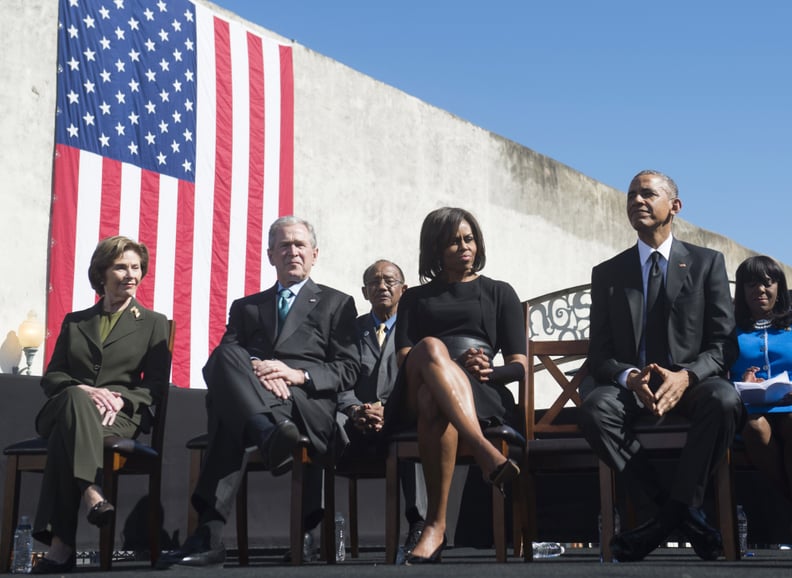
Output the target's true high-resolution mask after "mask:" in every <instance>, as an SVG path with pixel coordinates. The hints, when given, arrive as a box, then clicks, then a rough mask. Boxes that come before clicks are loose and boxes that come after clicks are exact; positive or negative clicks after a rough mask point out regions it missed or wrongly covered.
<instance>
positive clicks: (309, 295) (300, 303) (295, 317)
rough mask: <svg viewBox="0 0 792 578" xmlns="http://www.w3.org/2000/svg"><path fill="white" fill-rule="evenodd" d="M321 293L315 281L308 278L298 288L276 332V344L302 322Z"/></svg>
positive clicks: (285, 338) (317, 301)
mask: <svg viewBox="0 0 792 578" xmlns="http://www.w3.org/2000/svg"><path fill="white" fill-rule="evenodd" d="M321 293H322V290H321V289H319V287H318V286H317V285H316V283H314V282H313V281H311V279H308V282H307V283H306V284H305V285H303V288H302V289H300V292H299V293H298V294H297V297H295V299H294V303H292V306H291V309H289V314H288V315H287V316H286V321H285V322H284V323H283V328H282V329H281V331H280V333H279V334H278V338H277V339H276V340H275V345H276V346H277V345H278V344H280V343H283V342H284V341H285V340H287V339H288V338H289V337H291V336H292V335H293V334H294V332H295V331H297V329H298V328H299V327H300V326H301V325H302V324H303V322H304V321H305V318H306V317H308V314H309V313H310V312H311V311H312V310H313V308H314V307H316V306H317V305H318V304H319V298H320V297H319V296H320V295H321Z"/></svg>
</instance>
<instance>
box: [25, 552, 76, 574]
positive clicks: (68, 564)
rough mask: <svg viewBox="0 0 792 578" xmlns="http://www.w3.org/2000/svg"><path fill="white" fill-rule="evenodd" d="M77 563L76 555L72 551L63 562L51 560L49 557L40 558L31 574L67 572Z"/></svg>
mask: <svg viewBox="0 0 792 578" xmlns="http://www.w3.org/2000/svg"><path fill="white" fill-rule="evenodd" d="M76 565H77V555H76V553H75V552H72V554H71V556H69V558H68V559H67V560H66V561H65V562H53V561H52V560H50V559H49V558H42V559H41V560H39V561H38V562H36V565H35V566H33V569H32V570H31V571H30V573H31V574H68V573H69V572H71V571H72V570H74V567H75V566H76Z"/></svg>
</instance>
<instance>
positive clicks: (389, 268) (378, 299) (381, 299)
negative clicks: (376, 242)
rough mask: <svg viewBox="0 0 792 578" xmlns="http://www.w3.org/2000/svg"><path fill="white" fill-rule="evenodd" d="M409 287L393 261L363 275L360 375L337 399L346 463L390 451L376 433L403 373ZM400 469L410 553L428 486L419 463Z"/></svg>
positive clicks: (359, 322)
mask: <svg viewBox="0 0 792 578" xmlns="http://www.w3.org/2000/svg"><path fill="white" fill-rule="evenodd" d="M406 288H407V285H406V284H405V282H404V273H403V272H402V270H401V268H400V267H399V266H398V265H396V264H395V263H392V262H391V261H386V260H379V261H376V262H375V263H373V264H372V265H370V266H369V267H368V268H367V269H366V270H365V272H364V273H363V288H362V291H363V297H364V298H365V299H366V300H367V301H369V302H370V303H371V311H370V312H369V313H366V314H365V315H361V316H360V317H358V318H357V323H356V326H357V340H358V352H359V354H360V375H359V376H358V380H357V383H356V384H355V389H354V390H348V391H344V392H342V393H340V394H339V396H338V414H337V418H338V422H339V425H340V426H341V431H342V432H343V433H344V434H345V435H346V436H347V439H348V441H349V445H347V447H346V450H345V451H344V455H343V457H342V460H345V459H346V460H353V461H354V460H365V459H382V458H383V456H384V451H386V450H387V448H386V447H384V444H383V440H381V439H380V436H378V435H377V434H378V433H379V432H380V431H381V430H382V426H383V413H384V408H385V403H386V402H387V400H388V396H389V395H390V393H391V390H392V389H393V386H394V384H395V383H396V376H397V374H398V371H399V370H398V365H397V363H396V347H395V346H394V339H393V328H394V327H395V325H396V312H397V309H398V306H399V300H400V299H401V296H402V294H403V293H404V290H405V289H406ZM400 468H401V469H400V471H399V478H400V480H401V486H402V491H403V492H404V501H405V512H404V513H405V516H406V518H407V522H408V523H409V525H410V530H409V532H408V533H407V540H406V541H405V543H404V550H405V553H409V552H411V551H412V549H413V547H414V546H415V544H417V543H418V540H419V538H420V537H421V533H422V532H423V527H424V515H425V514H426V487H425V485H424V480H423V468H422V467H421V465H420V464H412V463H401V464H400Z"/></svg>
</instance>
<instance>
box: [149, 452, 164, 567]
mask: <svg viewBox="0 0 792 578" xmlns="http://www.w3.org/2000/svg"><path fill="white" fill-rule="evenodd" d="M161 471H162V470H161V467H160V468H159V469H157V470H156V471H154V472H152V473H151V474H150V475H149V494H148V503H149V554H150V556H151V566H152V568H153V567H154V566H156V565H157V560H159V557H160V552H161V551H162V545H161V544H160V536H161V534H162V505H161V504H160V491H161V488H162V480H161V479H160V474H159V472H161Z"/></svg>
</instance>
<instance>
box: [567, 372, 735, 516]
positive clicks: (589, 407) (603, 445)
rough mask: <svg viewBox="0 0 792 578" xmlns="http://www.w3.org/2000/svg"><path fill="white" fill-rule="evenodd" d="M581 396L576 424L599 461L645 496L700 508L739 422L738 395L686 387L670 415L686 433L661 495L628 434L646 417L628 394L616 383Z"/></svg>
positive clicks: (719, 385)
mask: <svg viewBox="0 0 792 578" xmlns="http://www.w3.org/2000/svg"><path fill="white" fill-rule="evenodd" d="M581 394H582V395H584V396H585V397H584V400H583V405H582V406H581V408H580V425H581V428H582V429H583V435H584V436H585V437H586V439H587V440H588V442H589V444H590V445H591V447H592V448H593V449H594V452H595V453H596V454H597V455H598V456H599V457H600V459H602V460H603V461H604V462H605V463H607V464H608V465H609V466H610V467H611V468H613V469H615V470H616V471H617V472H619V473H624V474H626V475H627V477H628V479H630V480H631V481H632V482H634V483H636V484H637V485H639V486H642V487H643V489H644V490H645V491H646V493H647V495H648V496H649V497H651V498H653V499H655V500H657V498H658V496H663V495H665V496H668V497H670V498H671V499H673V500H677V501H679V502H682V503H684V504H687V505H688V506H694V507H700V506H701V504H702V502H703V500H704V493H705V491H706V485H707V482H708V480H709V478H710V476H711V474H712V472H713V471H714V469H715V467H716V466H717V465H718V464H719V463H720V460H721V459H723V457H724V455H725V454H726V451H727V450H728V448H729V446H730V445H731V443H732V441H733V439H734V435H735V433H736V432H737V431H738V428H741V427H742V423H743V421H744V419H745V416H744V407H743V404H742V401H741V400H740V396H739V395H738V394H737V391H736V390H735V389H734V386H733V385H732V384H731V383H730V382H729V381H727V380H725V379H723V378H720V377H710V378H708V379H705V380H702V381H701V382H699V383H698V384H696V385H694V386H692V387H690V388H688V389H687V390H686V391H685V393H684V394H683V395H682V397H681V399H680V400H679V403H678V404H677V405H676V407H674V409H672V410H671V413H672V414H675V413H676V414H679V415H682V416H684V417H686V418H687V419H688V420H689V421H690V429H689V431H688V435H687V443H686V444H685V447H684V448H682V451H681V453H680V456H679V463H678V465H677V469H676V475H675V477H674V482H673V485H672V487H671V488H670V492H667V491H666V490H665V489H664V488H660V487H659V486H658V481H657V480H658V476H657V474H656V473H655V470H654V468H653V467H652V466H651V464H650V463H649V461H648V459H647V458H646V455H645V452H643V451H642V448H641V444H640V443H639V441H638V440H637V439H636V437H635V434H634V432H633V423H634V421H635V419H636V418H638V417H640V416H648V415H650V413H649V412H648V411H647V410H646V409H644V408H643V407H641V406H639V405H638V402H637V401H636V397H635V395H634V394H633V392H632V391H631V390H629V389H627V388H624V387H621V386H619V385H616V384H596V386H595V387H593V388H591V389H590V390H588V391H585V390H584V388H582V387H581ZM657 419H658V420H659V419H662V418H657Z"/></svg>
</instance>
